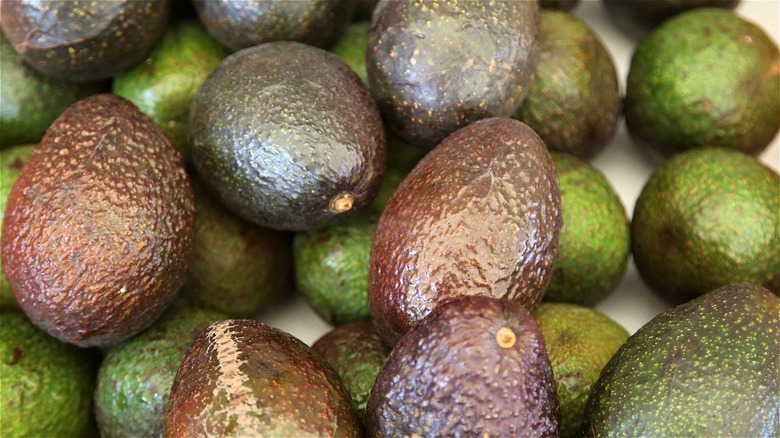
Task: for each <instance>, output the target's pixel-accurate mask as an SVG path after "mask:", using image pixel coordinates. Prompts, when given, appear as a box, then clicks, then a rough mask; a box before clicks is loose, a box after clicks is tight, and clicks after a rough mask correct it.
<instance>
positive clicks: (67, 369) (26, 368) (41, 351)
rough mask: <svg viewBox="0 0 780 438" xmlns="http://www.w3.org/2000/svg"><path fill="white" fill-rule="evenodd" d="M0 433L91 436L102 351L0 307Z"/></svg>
mask: <svg viewBox="0 0 780 438" xmlns="http://www.w3.org/2000/svg"><path fill="white" fill-rule="evenodd" d="M0 327H2V330H0V358H1V359H0V376H2V384H1V385H0V412H2V415H0V436H3V437H15V436H31V437H53V436H91V433H90V432H91V429H90V428H91V427H92V424H93V420H92V393H93V391H94V388H95V378H96V374H97V368H98V363H99V355H98V354H97V353H96V352H95V351H93V350H85V349H82V348H78V347H75V346H73V345H68V344H64V343H62V342H60V341H58V340H56V339H54V338H52V337H50V336H49V335H47V334H46V333H44V332H42V331H41V330H40V329H38V328H37V327H35V326H34V325H33V324H32V323H31V322H30V321H29V320H28V319H27V317H25V316H24V315H23V314H22V313H18V312H2V313H0Z"/></svg>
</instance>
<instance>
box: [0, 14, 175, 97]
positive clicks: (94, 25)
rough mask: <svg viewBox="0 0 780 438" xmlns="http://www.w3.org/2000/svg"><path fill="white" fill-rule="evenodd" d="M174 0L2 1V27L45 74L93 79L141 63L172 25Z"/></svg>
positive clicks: (19, 49) (12, 41) (54, 76)
mask: <svg viewBox="0 0 780 438" xmlns="http://www.w3.org/2000/svg"><path fill="white" fill-rule="evenodd" d="M169 12H170V0H101V1H88V2H76V1H72V0H51V1H45V2H42V1H39V0H15V1H2V2H0V17H2V26H3V31H4V32H5V34H6V36H7V37H8V39H9V40H10V41H11V43H12V44H13V46H14V49H16V51H17V52H18V53H19V54H20V55H22V58H24V60H25V61H27V63H28V64H30V65H31V66H32V67H33V68H35V69H37V70H38V71H40V72H42V73H43V74H45V75H46V76H50V77H52V78H55V79H65V80H69V81H77V82H88V81H95V80H99V79H107V78H109V77H111V76H113V75H115V74H117V73H119V72H120V71H122V70H124V69H126V68H128V67H130V66H132V65H134V64H136V63H138V62H140V61H141V60H143V58H144V56H146V54H147V53H149V51H150V50H151V49H152V47H153V46H154V45H155V44H156V43H157V41H158V40H159V38H160V36H161V35H162V34H163V32H164V31H165V28H166V26H167V24H168V14H169Z"/></svg>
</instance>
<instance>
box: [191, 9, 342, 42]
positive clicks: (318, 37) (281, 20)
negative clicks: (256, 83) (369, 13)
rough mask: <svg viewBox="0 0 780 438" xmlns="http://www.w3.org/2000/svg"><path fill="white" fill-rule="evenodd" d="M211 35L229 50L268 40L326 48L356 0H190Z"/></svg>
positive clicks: (336, 34) (337, 33)
mask: <svg viewBox="0 0 780 438" xmlns="http://www.w3.org/2000/svg"><path fill="white" fill-rule="evenodd" d="M193 3H194V4H195V10H196V11H197V13H198V18H200V21H201V22H202V23H203V24H204V25H205V26H206V29H208V30H209V32H210V33H211V35H213V36H214V38H216V39H217V40H218V41H219V42H220V43H222V44H224V45H225V46H226V47H229V48H231V49H232V50H233V51H236V50H240V49H244V48H247V47H252V46H255V45H257V44H260V43H266V42H271V41H281V40H286V41H297V42H301V43H305V44H309V45H313V46H317V47H322V48H327V47H329V46H330V45H331V44H333V43H334V42H335V41H336V40H337V39H338V38H339V36H340V35H341V32H343V31H344V28H345V27H347V25H348V24H349V23H350V21H351V20H352V15H353V14H354V13H355V6H356V0H327V1H317V0H296V1H276V0H222V1H218V2H215V1H210V0H193Z"/></svg>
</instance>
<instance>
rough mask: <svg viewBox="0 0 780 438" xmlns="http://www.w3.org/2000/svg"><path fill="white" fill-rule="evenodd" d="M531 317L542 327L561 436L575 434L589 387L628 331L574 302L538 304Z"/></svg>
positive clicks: (623, 340)
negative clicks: (555, 392) (559, 413)
mask: <svg viewBox="0 0 780 438" xmlns="http://www.w3.org/2000/svg"><path fill="white" fill-rule="evenodd" d="M533 316H534V317H535V318H536V320H537V321H538V322H539V327H540V328H541V329H542V335H543V336H544V341H545V343H546V344H547V354H548V355H549V357H550V364H551V365H552V370H553V376H555V385H556V387H557V390H558V392H557V393H558V403H560V405H561V437H562V438H574V437H579V436H580V427H581V426H582V417H583V412H584V410H585V403H586V402H587V400H588V395H590V388H591V386H593V384H594V383H596V380H598V378H599V374H600V373H601V370H602V368H604V366H605V365H607V362H609V360H610V359H611V358H612V356H613V355H614V354H615V352H616V351H617V350H618V348H620V347H621V346H622V345H623V344H624V343H625V342H626V340H627V339H628V332H627V331H626V329H624V328H623V327H622V326H621V325H620V324H618V323H617V322H615V321H614V320H612V319H611V318H609V317H608V316H606V315H604V314H603V313H601V312H599V311H597V310H594V309H590V308H587V307H582V306H579V305H576V304H568V303H542V304H540V305H539V307H538V308H537V309H536V311H534V313H533Z"/></svg>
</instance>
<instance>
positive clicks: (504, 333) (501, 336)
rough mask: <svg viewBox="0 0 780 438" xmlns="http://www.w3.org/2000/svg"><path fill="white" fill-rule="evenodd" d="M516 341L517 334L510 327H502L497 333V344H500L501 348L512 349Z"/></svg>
mask: <svg viewBox="0 0 780 438" xmlns="http://www.w3.org/2000/svg"><path fill="white" fill-rule="evenodd" d="M516 341H517V337H516V336H515V332H513V331H512V329H510V328H509V327H501V328H500V329H498V332H496V342H498V345H499V347H501V348H511V347H512V346H513V345H515V342H516Z"/></svg>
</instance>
